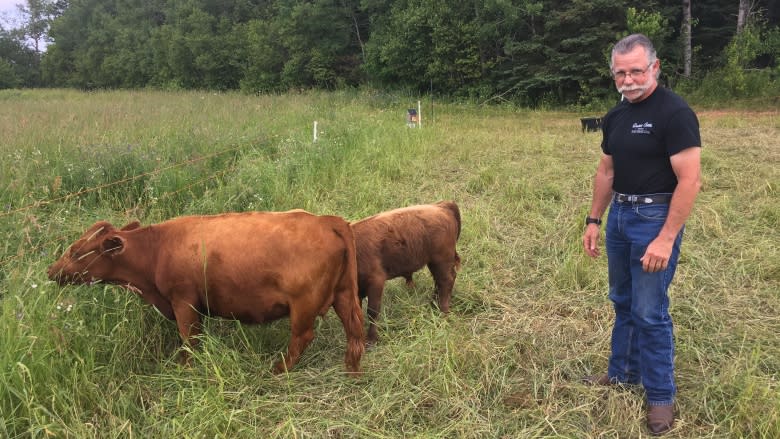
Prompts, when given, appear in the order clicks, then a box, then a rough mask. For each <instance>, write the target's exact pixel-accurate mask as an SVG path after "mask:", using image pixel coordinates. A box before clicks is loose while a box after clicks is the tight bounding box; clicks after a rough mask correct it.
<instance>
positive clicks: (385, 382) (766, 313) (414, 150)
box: [0, 90, 780, 438]
mask: <svg viewBox="0 0 780 439" xmlns="http://www.w3.org/2000/svg"><path fill="white" fill-rule="evenodd" d="M416 105H417V101H416V98H415V99H411V98H407V97H399V96H393V95H385V94H371V93H351V94H350V93H333V94H315V93H311V94H290V95H283V96H259V97H258V96H243V95H238V94H212V93H206V92H203V93H197V92H187V93H162V92H94V93H81V92H77V91H65V90H45V91H43V90H42V91H2V92H0V160H2V167H0V172H1V174H0V209H2V210H0V438H5V437H8V438H27V437H32V438H48V437H57V438H147V437H148V438H152V437H155V438H168V437H180V438H258V437H262V438H275V437H278V438H399V437H416V438H433V437H442V438H460V437H463V438H531V437H560V438H588V437H591V438H596V437H606V438H636V437H645V436H647V435H648V432H647V429H646V427H645V425H644V413H645V411H644V397H643V394H642V392H641V390H640V389H626V390H615V389H612V390H607V389H600V388H590V387H586V386H584V385H582V384H580V382H579V378H580V377H581V376H583V375H585V374H589V373H594V372H601V371H603V370H605V368H606V364H607V356H608V354H609V336H610V330H611V324H612V319H613V313H612V309H611V306H610V303H609V301H608V299H607V291H606V289H607V287H606V281H607V279H606V261H605V259H604V258H602V259H599V260H595V261H594V260H591V259H589V258H587V257H586V256H585V255H584V252H583V251H582V249H581V233H582V230H583V218H584V216H585V214H586V213H587V210H588V208H589V203H590V191H591V179H592V175H593V173H594V171H595V167H596V164H597V161H598V158H599V155H600V149H599V143H600V139H601V138H600V135H599V134H597V133H583V132H581V131H580V123H579V118H580V117H583V116H592V115H593V114H579V113H573V112H552V111H531V110H523V109H517V108H512V107H477V106H468V105H455V104H449V105H445V104H440V103H438V102H431V101H430V100H427V99H426V100H423V102H422V116H423V128H422V129H409V128H407V127H406V126H405V112H406V109H407V108H412V107H415V106H416ZM694 108H695V105H694ZM695 109H696V108H695ZM699 118H700V121H701V128H702V137H703V143H704V149H703V150H702V154H703V173H704V187H703V189H702V192H701V194H700V196H699V198H698V200H697V204H696V206H695V209H694V212H693V214H692V217H691V218H690V220H689V222H688V226H687V229H686V237H685V240H684V242H683V251H682V256H681V260H680V264H679V268H678V271H677V275H676V279H675V282H674V283H673V285H672V289H671V295H672V316H673V318H674V322H675V336H676V342H677V358H676V366H677V380H678V386H679V395H678V401H677V409H678V411H679V421H678V423H677V426H676V428H675V429H674V431H673V432H672V433H671V434H670V435H669V437H675V438H747V437H751V438H775V437H780V385H779V383H778V378H779V376H778V374H779V373H780V338H778V333H779V332H780V295H779V294H778V292H779V291H780V250H779V249H778V247H780V246H779V245H778V244H780V231H778V230H780V193H779V192H780V142H779V141H778V139H780V113H778V111H777V109H771V108H768V109H763V110H762V109H756V110H755V111H751V112H746V111H742V110H740V111H729V110H728V109H721V110H718V111H715V110H706V111H700V112H699ZM315 120H316V121H317V122H318V128H319V140H318V141H317V142H316V143H315V142H313V141H312V137H313V132H312V130H313V128H312V126H313V122H314V121H315ZM441 199H452V200H455V201H456V202H457V203H458V204H459V205H460V208H461V213H462V217H463V232H462V235H461V238H460V242H459V246H458V250H459V252H460V254H461V257H462V258H463V267H462V269H461V271H460V272H459V274H458V279H457V281H456V284H455V293H454V298H453V305H452V312H451V313H450V314H449V315H448V316H446V317H445V316H442V315H440V314H439V313H438V311H436V310H435V309H434V308H433V307H431V306H430V296H431V292H432V280H431V278H430V275H429V274H428V273H427V271H421V272H418V273H417V274H416V277H415V280H416V287H414V288H413V289H407V287H406V286H405V284H404V282H403V280H402V279H398V280H394V281H390V282H388V283H387V286H386V293H385V298H384V302H383V305H384V306H383V315H382V320H381V321H380V325H379V327H380V342H379V344H378V345H377V346H375V347H374V348H372V349H371V350H369V351H367V352H366V354H365V355H364V356H363V360H362V368H363V370H364V374H363V375H362V376H361V377H359V378H357V379H354V378H351V377H349V376H347V375H346V373H345V369H344V365H343V361H342V360H343V352H344V347H345V338H344V331H343V329H342V327H341V324H340V322H339V319H338V318H336V317H335V314H334V313H333V312H330V313H329V314H328V315H327V316H326V318H324V319H322V320H318V323H317V327H316V338H315V340H314V342H313V343H312V344H311V346H310V347H309V349H308V350H307V351H306V352H305V353H304V355H303V357H302V360H301V362H300V363H299V364H298V365H296V367H295V368H294V369H293V370H292V371H290V373H289V374H286V375H281V376H276V375H272V374H271V372H270V369H271V365H272V364H273V363H274V362H275V361H276V360H277V359H278V358H279V356H280V354H281V352H283V351H284V350H285V349H286V345H287V341H288V338H289V334H288V332H289V324H288V322H287V320H280V321H277V322H274V323H272V324H270V325H265V326H247V325H240V324H238V323H236V322H233V321H228V320H221V319H208V320H207V321H206V325H205V329H206V330H205V335H204V336H203V337H202V341H201V345H200V347H199V348H198V349H197V350H195V352H194V362H193V363H192V365H191V366H190V367H182V366H180V365H179V364H178V363H177V361H176V353H177V349H178V348H179V339H178V333H177V330H176V327H175V325H174V324H173V323H171V322H169V321H167V320H166V319H165V318H164V317H162V316H161V315H160V314H159V313H157V312H156V311H155V310H154V309H153V308H151V307H149V306H147V305H145V304H143V303H142V301H141V300H139V299H138V298H137V297H136V296H135V295H134V294H132V293H129V292H127V291H125V290H123V289H121V288H119V287H113V286H105V285H93V286H78V287H76V286H67V287H60V286H58V285H56V284H54V283H52V282H50V281H48V280H47V278H46V267H47V266H48V265H49V264H50V263H51V262H53V261H54V260H55V259H56V258H57V257H58V256H59V255H60V253H61V252H62V251H63V250H64V248H65V247H66V246H67V245H68V244H70V243H71V242H72V241H73V240H74V239H75V238H77V237H78V236H79V235H80V234H81V232H83V231H84V230H85V229H86V228H87V227H88V226H90V225H91V224H92V223H93V222H95V221H96V220H99V219H106V220H109V221H111V222H112V223H114V224H115V225H117V226H120V225H124V224H125V223H127V222H129V221H131V220H134V219H139V220H141V222H142V223H143V224H149V223H154V222H159V221H162V220H165V219H167V218H170V217H173V216H178V215H183V214H201V213H216V212H223V211H243V210H287V209H292V208H303V209H306V210H309V211H311V212H313V213H317V214H336V215H340V216H343V217H345V218H346V219H348V220H355V219H359V218H362V217H365V216H368V215H371V214H373V213H376V212H379V211H382V210H387V209H392V208H396V207H401V206H406V205H409V204H416V203H428V202H434V201H437V200H441Z"/></svg>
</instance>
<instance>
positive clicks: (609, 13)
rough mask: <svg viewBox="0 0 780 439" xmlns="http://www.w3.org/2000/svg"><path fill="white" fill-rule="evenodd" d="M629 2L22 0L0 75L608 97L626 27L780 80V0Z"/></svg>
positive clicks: (678, 73)
mask: <svg viewBox="0 0 780 439" xmlns="http://www.w3.org/2000/svg"><path fill="white" fill-rule="evenodd" d="M633 3H634V2H629V1H623V0H566V1H562V0H480V1H477V0H466V1H461V2H455V1H442V0H415V1H410V0H26V3H23V4H19V5H18V8H19V11H20V14H21V18H22V19H21V22H22V25H21V26H19V27H17V28H10V27H9V26H7V25H6V26H4V27H2V28H0V88H8V87H76V88H81V89H95V88H145V87H154V88H163V89H212V90H242V91H245V92H250V93H266V92H284V91H288V90H291V89H307V88H321V89H337V88H343V87H356V86H370V87H382V88H391V89H404V90H410V91H413V92H416V93H436V94H440V95H446V96H452V97H465V98H471V99H479V100H481V101H511V102H516V103H519V104H524V105H540V104H553V105H555V104H585V103H588V102H593V101H594V100H599V99H603V98H605V97H606V96H609V95H612V96H614V91H613V90H612V84H611V81H610V77H609V70H608V62H609V50H610V45H611V44H612V43H614V42H615V41H616V40H617V39H618V38H619V37H621V36H624V35H627V34H628V33H632V32H643V33H645V34H647V35H648V36H650V37H651V38H652V39H653V40H654V42H655V44H656V46H657V49H658V55H659V58H661V60H662V70H663V77H662V80H663V81H665V82H666V83H667V84H670V85H675V84H685V83H695V82H696V81H701V80H703V79H704V78H707V77H710V78H712V77H713V75H717V77H718V78H723V79H724V80H728V81H731V82H729V84H727V85H728V86H729V87H731V89H733V90H732V91H733V93H734V94H739V93H746V92H747V88H748V86H749V85H750V78H749V77H750V75H753V74H754V73H755V72H760V75H763V76H762V77H763V78H764V80H765V81H769V82H770V83H772V84H776V83H777V76H778V58H779V55H780V30H778V24H780V0H740V1H739V2H734V1H731V0H682V1H680V0H674V1H672V0H649V1H647V2H644V3H643V4H642V6H641V9H639V8H636V7H633V6H632V4H633ZM737 3H738V4H737ZM714 81H715V82H718V79H715V80H714Z"/></svg>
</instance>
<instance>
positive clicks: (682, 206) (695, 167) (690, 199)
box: [641, 146, 701, 272]
mask: <svg viewBox="0 0 780 439" xmlns="http://www.w3.org/2000/svg"><path fill="white" fill-rule="evenodd" d="M670 160H671V163H672V169H673V170H674V173H675V175H677V188H676V189H675V190H674V193H673V194H672V202H671V204H670V205H669V215H668V216H667V217H666V222H665V223H664V226H663V228H662V229H661V232H660V233H658V236H657V237H656V238H655V239H654V240H653V241H652V242H651V243H650V245H648V246H647V250H646V251H645V254H644V256H642V258H641V261H642V268H643V269H644V270H645V271H647V272H657V271H663V270H666V267H667V265H668V264H669V257H671V255H672V247H673V246H674V240H675V239H676V238H677V235H678V234H679V233H680V230H681V229H682V227H683V225H684V224H685V221H686V220H687V219H688V216H689V215H690V214H691V210H692V209H693V203H694V201H695V200H696V195H697V194H698V193H699V189H700V188H701V148H700V147H698V146H696V147H691V148H686V149H684V150H682V151H680V152H678V153H677V154H674V155H673V156H671V157H670Z"/></svg>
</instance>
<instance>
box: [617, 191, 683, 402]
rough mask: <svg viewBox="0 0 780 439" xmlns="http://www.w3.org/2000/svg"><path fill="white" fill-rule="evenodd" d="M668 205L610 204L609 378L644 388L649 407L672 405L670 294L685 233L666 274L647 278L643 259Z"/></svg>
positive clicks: (672, 359) (675, 389)
mask: <svg viewBox="0 0 780 439" xmlns="http://www.w3.org/2000/svg"><path fill="white" fill-rule="evenodd" d="M668 212H669V205H668V204H636V203H617V202H615V201H613V202H612V205H611V207H610V210H609V215H608V216H607V228H606V249H607V259H608V264H607V265H608V267H609V298H610V300H612V302H613V304H614V308H615V326H614V327H613V328H612V354H611V356H610V358H609V369H608V370H607V374H608V375H609V377H610V378H611V379H613V380H617V381H618V382H621V383H628V384H638V383H640V382H641V383H642V386H643V387H644V388H645V393H646V395H647V402H648V404H649V405H667V404H672V403H673V402H674V397H675V394H676V393H677V388H676V386H675V382H674V336H673V334H672V318H671V316H670V315H669V295H668V294H667V290H668V288H669V284H670V283H671V281H672V277H673V276H674V271H675V269H676V268H677V259H678V257H679V255H680V243H681V242H682V235H683V232H682V230H681V231H680V233H679V234H678V235H677V238H676V239H675V241H674V246H673V249H672V255H671V257H670V258H669V264H668V266H667V268H666V270H664V271H660V272H657V273H647V272H645V271H644V270H643V269H642V262H641V261H640V260H639V259H640V258H641V257H642V256H643V255H644V254H645V249H646V248H647V246H648V245H649V244H650V242H651V241H652V240H653V239H655V237H656V236H658V233H659V232H660V231H661V227H662V226H663V224H664V221H665V220H666V216H667V214H668Z"/></svg>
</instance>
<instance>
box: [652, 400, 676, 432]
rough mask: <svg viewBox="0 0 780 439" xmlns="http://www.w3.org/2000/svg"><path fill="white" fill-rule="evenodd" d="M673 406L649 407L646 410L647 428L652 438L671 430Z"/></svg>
mask: <svg viewBox="0 0 780 439" xmlns="http://www.w3.org/2000/svg"><path fill="white" fill-rule="evenodd" d="M673 424H674V404H669V405H651V406H650V407H648V408H647V428H648V429H649V430H650V433H651V434H652V435H653V436H660V435H662V434H664V433H666V432H668V431H669V430H671V429H672V425H673Z"/></svg>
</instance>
